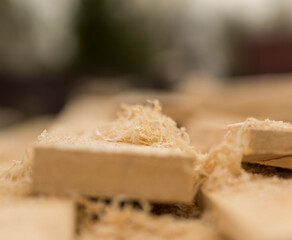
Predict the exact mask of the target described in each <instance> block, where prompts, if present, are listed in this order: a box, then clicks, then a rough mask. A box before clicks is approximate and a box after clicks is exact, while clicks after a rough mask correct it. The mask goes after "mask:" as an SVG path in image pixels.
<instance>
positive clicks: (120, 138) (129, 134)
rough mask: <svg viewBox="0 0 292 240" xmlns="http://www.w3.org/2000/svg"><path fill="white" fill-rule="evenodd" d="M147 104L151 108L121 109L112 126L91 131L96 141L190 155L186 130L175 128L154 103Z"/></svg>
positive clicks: (131, 106) (131, 107)
mask: <svg viewBox="0 0 292 240" xmlns="http://www.w3.org/2000/svg"><path fill="white" fill-rule="evenodd" d="M148 103H150V104H151V105H150V106H141V105H122V110H123V111H122V112H121V113H120V114H119V115H118V119H117V120H116V121H115V122H113V123H110V124H107V125H105V126H104V128H100V129H96V130H95V131H94V134H95V136H96V138H98V139H102V140H104V141H108V142H123V143H131V144H136V145H148V146H154V147H162V148H179V149H181V150H183V151H192V148H191V147H190V140H189V136H188V134H187V133H186V129H185V128H178V127H177V124H176V122H175V121H174V120H172V119H171V118H170V117H167V116H165V115H164V114H162V112H161V106H160V104H159V102H158V101H157V100H155V101H148Z"/></svg>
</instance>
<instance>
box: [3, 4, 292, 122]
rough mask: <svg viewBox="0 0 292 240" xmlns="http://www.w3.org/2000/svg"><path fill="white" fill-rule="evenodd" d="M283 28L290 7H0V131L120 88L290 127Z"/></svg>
mask: <svg viewBox="0 0 292 240" xmlns="http://www.w3.org/2000/svg"><path fill="white" fill-rule="evenodd" d="M291 23H292V2H291V0H245V1H233V0H221V1H217V0H204V1H198V0H182V1H175V0H167V1H166V0H147V1H146V0H123V1H120V0H99V1H96V0H50V1H48V0H26V1H23V0H1V1H0V119H1V120H0V126H5V125H7V124H11V123H13V122H17V121H19V120H23V119H26V118H29V117H31V116H35V115H39V114H55V113H58V112H59V111H60V110H61V109H62V107H63V106H64V104H65V103H66V101H67V100H68V99H69V98H70V97H71V96H73V95H74V94H80V93H82V94H84V93H91V94H96V95H105V94H108V95H113V94H121V93H126V92H128V91H129V90H130V89H131V91H132V92H133V91H138V93H137V95H139V94H140V93H141V92H142V93H143V94H144V95H143V96H145V97H146V98H147V93H148V92H153V91H155V92H157V91H158V92H159V94H160V93H161V94H164V95H163V97H162V98H163V99H165V100H164V102H165V103H164V104H165V105H166V108H168V109H171V108H172V106H173V108H175V106H174V105H173V104H174V102H177V101H180V103H181V105H184V106H185V108H186V107H188V109H187V110H186V112H187V113H189V112H191V113H192V114H189V115H193V114H194V112H195V110H194V109H196V107H195V106H197V105H198V106H199V107H200V109H203V110H204V111H203V112H204V114H205V115H206V116H208V117H205V118H214V115H215V116H216V118H217V117H218V116H222V115H224V118H225V116H226V114H227V115H228V114H229V115H232V116H233V115H236V117H238V116H240V118H239V119H241V117H247V116H255V117H270V118H274V119H280V120H287V121H290V120H291V121H292V117H291V116H290V115H292V114H290V113H289V111H290V102H291V98H290V95H292V94H290V89H291V90H292V88H291V87H292V83H291V84H290V75H289V73H290V72H292V34H291V33H292V27H291V26H292V24H291ZM267 74H268V75H267ZM275 74H276V75H275ZM151 89H152V90H151ZM170 92H171V93H173V92H175V93H177V94H181V95H188V96H189V97H190V98H188V100H185V99H180V100H177V99H175V100H173V97H170V98H169V97H168V95H167V94H168V93H170ZM165 94H166V95H165ZM155 96H158V95H155ZM160 96H161V95H159V96H158V98H160ZM169 99H171V101H170V100H169ZM186 101H188V102H186ZM168 103H169V106H168V105H167V104H168ZM291 106H292V104H291ZM177 108H180V107H177ZM208 109H212V111H209V110H208ZM182 111H183V110H181V109H180V113H179V115H180V116H181V112H182ZM218 111H219V112H220V114H221V113H224V114H221V115H220V114H219V113H218ZM172 112H175V113H176V111H175V109H172ZM205 112H207V113H205ZM210 112H211V113H210ZM200 113H202V111H201V112H200ZM176 114H177V113H176ZM201 115H202V114H201ZM205 115H204V116H205ZM173 117H174V118H178V119H179V117H178V116H177V115H175V114H174V115H173ZM236 117H235V118H236ZM205 118H204V119H205ZM197 119H199V118H197ZM220 119H221V118H220ZM223 122H224V123H225V121H223Z"/></svg>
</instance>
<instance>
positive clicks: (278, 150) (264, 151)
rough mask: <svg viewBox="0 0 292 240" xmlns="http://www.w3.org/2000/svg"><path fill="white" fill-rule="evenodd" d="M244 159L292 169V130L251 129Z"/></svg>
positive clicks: (247, 138)
mask: <svg viewBox="0 0 292 240" xmlns="http://www.w3.org/2000/svg"><path fill="white" fill-rule="evenodd" d="M244 141H246V148H245V150H244V156H243V161H245V162H255V163H259V164H264V165H270V166H275V167H284V168H291V169H292V161H291V156H292V131H289V130H287V131H277V130H259V129H249V130H248V132H247V134H246V139H244Z"/></svg>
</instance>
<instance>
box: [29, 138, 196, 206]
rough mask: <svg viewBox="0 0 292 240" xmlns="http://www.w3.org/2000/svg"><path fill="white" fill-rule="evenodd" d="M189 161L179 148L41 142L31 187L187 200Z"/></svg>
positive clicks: (190, 193) (190, 189)
mask: <svg viewBox="0 0 292 240" xmlns="http://www.w3.org/2000/svg"><path fill="white" fill-rule="evenodd" d="M192 168H193V159H192V158H191V157H189V156H187V155H185V154H182V153H181V152H178V151H174V150H170V149H161V148H154V147H149V146H137V145H131V144H116V143H105V142H102V143H99V142H88V143H84V144H82V143H80V144H74V145H70V144H66V143H64V142H60V143H59V144H53V145H39V146H37V147H36V149H35V154H34V168H33V170H34V174H33V191H34V192H41V193H57V194H74V193H79V194H85V195H89V196H103V197H113V196H117V195H126V196H127V197H129V198H133V199H137V198H138V199H149V200H153V201H160V202H191V201H192V200H193V197H194V189H193V175H192Z"/></svg>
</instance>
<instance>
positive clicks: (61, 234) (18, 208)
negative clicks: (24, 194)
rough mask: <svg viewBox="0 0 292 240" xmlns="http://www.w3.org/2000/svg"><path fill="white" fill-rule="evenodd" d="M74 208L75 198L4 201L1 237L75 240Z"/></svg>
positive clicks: (15, 239) (0, 227) (0, 207)
mask: <svg viewBox="0 0 292 240" xmlns="http://www.w3.org/2000/svg"><path fill="white" fill-rule="evenodd" d="M74 211H75V209H74V204H73V202H72V201H69V200H57V199H27V200H22V201H17V202H10V201H9V203H2V202H1V206H0V212H1V214H0V239H3V240H4V239H7V240H8V239H9V240H24V239H25V240H26V239H29V240H52V239H54V240H73V239H74V235H75V226H74V225H75V212H74Z"/></svg>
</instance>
